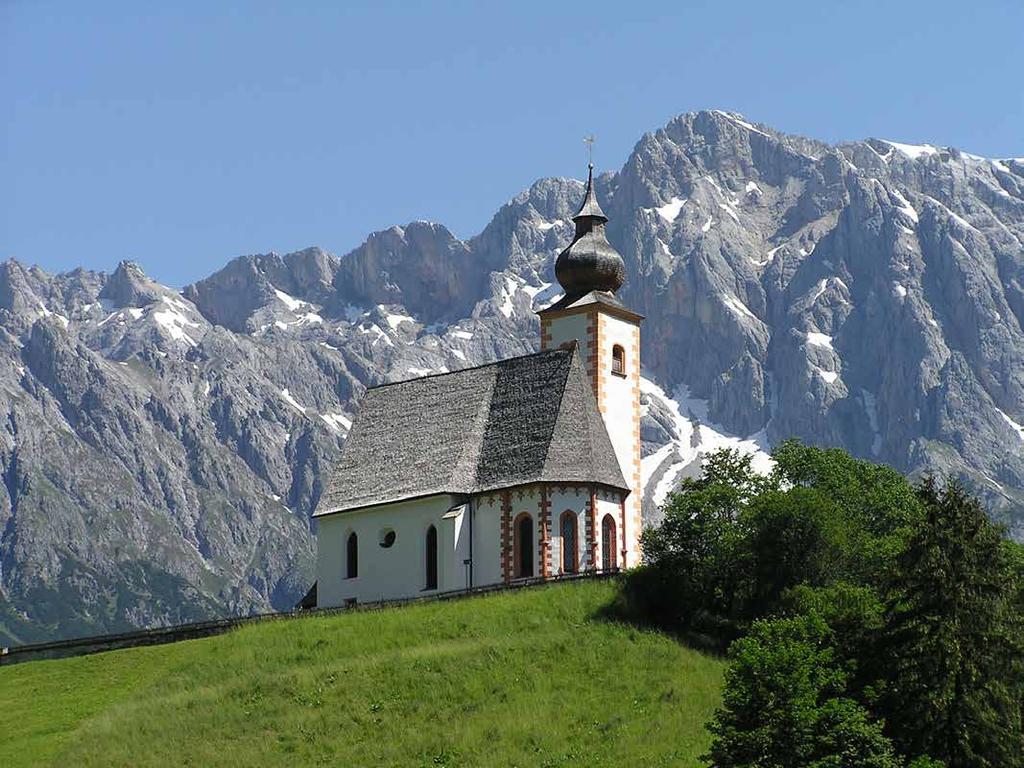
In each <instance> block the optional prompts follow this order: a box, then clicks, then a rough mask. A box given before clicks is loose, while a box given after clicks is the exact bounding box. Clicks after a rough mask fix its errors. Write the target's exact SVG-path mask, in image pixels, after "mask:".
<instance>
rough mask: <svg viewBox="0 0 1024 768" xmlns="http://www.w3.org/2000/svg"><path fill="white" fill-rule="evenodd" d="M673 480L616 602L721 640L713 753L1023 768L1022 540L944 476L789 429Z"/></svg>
mask: <svg viewBox="0 0 1024 768" xmlns="http://www.w3.org/2000/svg"><path fill="white" fill-rule="evenodd" d="M773 457H774V459H775V463H776V466H775V470H774V472H773V473H772V474H771V475H769V476H762V475H758V474H757V473H756V472H754V471H753V470H752V468H751V464H750V459H749V458H748V457H745V456H743V455H741V454H739V453H737V452H734V451H721V452H718V453H716V454H713V455H711V456H709V457H708V458H707V459H706V460H705V463H704V466H703V470H702V474H701V476H700V477H698V478H695V479H687V480H684V481H683V483H682V486H681V489H680V491H679V492H678V493H676V494H673V495H672V496H671V497H670V498H669V500H668V502H667V504H666V508H665V518H664V521H663V522H662V523H661V524H660V525H659V526H657V527H656V528H652V529H648V530H647V531H646V532H645V533H644V536H643V539H642V544H643V551H644V565H643V566H641V567H640V568H638V569H635V570H634V571H632V572H630V573H629V574H628V575H627V577H626V579H625V581H624V584H623V590H622V600H621V602H622V606H621V607H622V609H623V610H624V611H625V612H626V613H627V614H628V615H629V616H630V617H631V618H632V619H633V620H639V621H642V622H644V623H649V624H654V625H656V626H659V627H661V628H663V629H667V630H670V631H672V632H675V633H677V634H678V635H680V636H681V637H683V638H684V639H685V640H686V641H687V642H689V643H690V644H693V645H697V646H699V647H702V648H707V649H711V650H718V651H724V650H726V649H728V653H729V658H730V667H729V671H728V674H727V679H726V688H725V696H724V699H723V704H722V707H721V708H720V709H719V711H718V712H717V714H716V716H715V718H714V719H713V720H712V722H711V723H710V724H709V730H710V731H711V732H712V734H713V735H714V742H713V745H712V748H711V750H710V753H709V755H708V756H707V759H708V760H709V761H710V762H711V764H712V765H714V766H719V767H720V768H726V767H731V766H737V767H738V766H751V765H757V766H759V767H761V768H776V767H778V768H797V767H798V766H813V767H814V768H833V767H835V768H845V767H847V766H849V768H854V767H863V768H871V767H877V768H888V767H889V766H893V767H894V768H895V767H896V766H902V765H907V764H908V761H910V763H909V764H910V765H912V766H913V768H929V767H931V766H937V765H945V766H947V768H996V766H999V767H1004V766H1005V767H1006V768H1015V767H1019V766H1024V740H1022V725H1021V722H1022V701H1024V650H1022V648H1024V645H1022V643H1024V640H1022V638H1024V626H1022V621H1021V615H1022V609H1024V548H1022V547H1020V546H1019V545H1017V544H1015V543H1013V542H1011V541H1009V540H1008V539H1006V538H1005V536H1004V534H1003V531H1002V530H1001V529H1000V528H999V527H998V526H996V525H995V524H993V523H992V522H990V521H989V519H988V518H987V516H986V515H985V513H984V510H983V509H982V508H981V506H980V505H979V504H978V502H977V501H976V500H975V499H973V498H971V497H970V496H969V495H968V494H967V493H966V492H965V491H964V489H963V488H962V487H961V486H960V485H959V484H958V483H957V482H955V481H950V482H949V483H947V484H946V485H945V487H940V486H939V485H938V484H937V483H936V482H934V481H933V480H930V479H927V480H925V481H923V482H921V483H920V484H918V485H916V486H914V485H911V484H910V483H909V482H908V481H907V480H906V479H905V478H904V477H903V476H901V475H900V474H899V473H897V472H896V471H895V470H892V469H891V468H889V467H884V466H879V465H874V464H871V463H868V462H864V461H858V460H855V459H853V458H852V457H850V456H849V455H848V454H846V453H845V452H843V451H841V450H835V449H831V450H822V449H817V448H811V447H807V446H804V445H801V444H800V443H798V442H795V441H790V442H786V443H783V444H782V445H780V446H779V447H778V448H777V449H776V450H775V452H774V454H773Z"/></svg>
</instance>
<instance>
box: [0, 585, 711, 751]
mask: <svg viewBox="0 0 1024 768" xmlns="http://www.w3.org/2000/svg"><path fill="white" fill-rule="evenodd" d="M613 595H614V585H613V584H611V583H608V582H583V583H575V584H562V585H552V586H547V587H542V588H536V589H530V590H522V591H517V592H509V593H500V594H495V595H491V596H487V597H478V598H472V599H467V600H460V601H453V602H446V603H430V604H421V605H416V606H410V607H406V608H391V609H387V610H381V611H374V612H359V613H352V614H345V615H331V616H315V617H310V618H303V619H295V620H289V621H276V622H265V623H261V624H256V625H251V626H248V627H245V628H242V629H238V630H235V631H233V632H231V633H229V634H226V635H221V636H219V637H212V638H206V639H203V640H192V641H187V642H181V643H176V644H173V645H163V646H155V647H149V648H137V649H131V650H124V651H113V652H110V653H105V654H99V655H95V656H86V657H81V658H76V659H64V660H59V661H40V662H30V663H26V664H21V665H16V666H11V667H6V668H0V711H2V712H3V713H4V724H3V731H4V734H3V738H2V739H0V765H4V766H18V765H40V764H43V765H45V764H61V765H76V766H88V765H103V766H107V765H131V766H143V765H197V766H199V765H201V766H207V765H239V766H241V765H245V766H250V765H296V764H309V765H319V764H325V765H346V766H348V765H351V766H357V765H413V766H416V765H432V766H433V765H471V766H484V765H496V766H512V765H519V766H560V765H610V766H611V765H614V766H619V765H630V764H631V765H639V764H643V765H673V766H690V765H699V764H700V763H699V761H698V760H697V757H698V756H699V755H700V754H701V753H702V752H703V751H704V749H705V747H706V746H707V743H708V737H707V734H706V733H705V732H704V730H703V723H704V722H705V721H706V720H707V719H708V717H709V716H710V714H711V712H712V711H713V709H714V708H715V706H716V705H717V704H718V701H719V695H720V686H721V676H722V669H723V665H722V663H721V662H720V661H718V660H715V659H711V658H708V657H707V656H703V655H701V654H699V653H697V652H695V651H692V650H689V649H687V648H684V647H683V646H681V645H679V644H678V643H676V642H674V641H673V640H671V639H670V638H668V637H666V636H664V635H660V634H658V633H655V632H646V631H641V630H638V629H635V628H633V627H629V626H625V625H621V624H616V623H613V622H609V621H606V620H603V619H602V618H600V617H599V613H600V610H601V608H602V607H603V606H604V605H606V604H607V603H608V602H609V601H610V600H611V599H612V597H613Z"/></svg>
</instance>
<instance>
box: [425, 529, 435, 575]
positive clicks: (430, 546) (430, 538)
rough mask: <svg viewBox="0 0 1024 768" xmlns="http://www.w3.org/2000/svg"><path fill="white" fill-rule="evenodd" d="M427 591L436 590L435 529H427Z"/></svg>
mask: <svg viewBox="0 0 1024 768" xmlns="http://www.w3.org/2000/svg"><path fill="white" fill-rule="evenodd" d="M426 588H427V589H437V528H435V527H434V526H430V527H429V528H427V586H426Z"/></svg>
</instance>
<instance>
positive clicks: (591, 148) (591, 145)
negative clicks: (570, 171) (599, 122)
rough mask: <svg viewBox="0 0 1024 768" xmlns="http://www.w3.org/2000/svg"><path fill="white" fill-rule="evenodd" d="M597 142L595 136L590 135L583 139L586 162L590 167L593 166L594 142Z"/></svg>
mask: <svg viewBox="0 0 1024 768" xmlns="http://www.w3.org/2000/svg"><path fill="white" fill-rule="evenodd" d="M595 141H597V136H595V135H594V134H590V135H589V136H584V137H583V143H584V144H586V145H587V162H588V163H589V164H590V165H593V164H594V142H595Z"/></svg>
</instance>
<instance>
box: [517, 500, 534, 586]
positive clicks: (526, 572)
mask: <svg viewBox="0 0 1024 768" xmlns="http://www.w3.org/2000/svg"><path fill="white" fill-rule="evenodd" d="M514 536H515V547H514V555H515V571H516V578H517V579H528V578H530V577H531V576H533V518H532V517H530V516H529V515H528V514H527V513H526V512H523V513H522V514H520V515H519V517H517V518H516V523H515V531H514Z"/></svg>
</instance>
